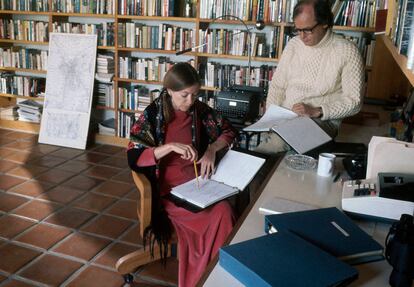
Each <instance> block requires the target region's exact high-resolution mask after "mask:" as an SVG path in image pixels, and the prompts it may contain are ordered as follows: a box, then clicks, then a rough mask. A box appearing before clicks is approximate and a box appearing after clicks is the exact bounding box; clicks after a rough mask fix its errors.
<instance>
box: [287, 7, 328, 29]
mask: <svg viewBox="0 0 414 287" xmlns="http://www.w3.org/2000/svg"><path fill="white" fill-rule="evenodd" d="M306 5H311V6H312V7H313V10H314V11H315V18H316V22H317V23H318V24H321V25H328V27H329V28H331V27H332V26H333V14H332V11H331V6H330V4H329V0H301V1H299V2H298V3H297V4H296V5H295V8H293V20H294V19H295V18H296V17H297V16H298V15H299V14H301V13H302V12H303V6H306Z"/></svg>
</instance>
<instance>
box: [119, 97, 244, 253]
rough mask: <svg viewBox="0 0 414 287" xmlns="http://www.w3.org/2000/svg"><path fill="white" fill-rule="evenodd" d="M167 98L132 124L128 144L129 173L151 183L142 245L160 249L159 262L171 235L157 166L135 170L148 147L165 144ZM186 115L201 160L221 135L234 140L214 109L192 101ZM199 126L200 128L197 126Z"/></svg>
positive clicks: (151, 106)
mask: <svg viewBox="0 0 414 287" xmlns="http://www.w3.org/2000/svg"><path fill="white" fill-rule="evenodd" d="M166 95H167V91H166V90H163V91H162V92H161V95H160V96H159V97H158V98H157V99H156V100H154V101H153V102H152V103H151V104H150V105H149V106H148V107H147V108H146V109H145V111H144V112H143V113H142V114H141V115H140V117H139V118H138V120H137V121H136V122H135V123H134V125H133V127H132V129H131V133H130V142H129V144H128V151H127V152H128V163H129V166H130V168H131V169H132V170H134V171H136V172H140V173H143V174H145V175H146V176H147V178H148V179H149V181H150V182H151V188H152V206H151V207H152V208H151V223H150V225H149V226H146V228H145V231H144V238H143V243H144V247H145V245H146V242H149V246H150V252H151V254H152V255H153V250H154V244H155V243H158V245H159V247H160V256H161V258H166V256H167V253H168V250H167V245H168V242H169V240H170V238H171V234H172V225H171V222H170V220H169V218H168V215H167V213H166V211H165V210H164V208H163V206H162V203H161V195H160V190H159V185H158V165H155V166H150V167H139V166H137V162H138V159H139V157H140V155H141V153H142V152H143V151H144V150H145V149H146V148H149V147H157V146H161V145H163V144H164V141H165V131H166V125H167V123H166V122H165V119H164V113H163V112H164V109H166V108H167V107H164V106H163V102H162V99H163V98H164V97H165V96H166ZM189 113H191V114H192V116H193V124H192V138H193V145H194V146H195V148H196V149H197V151H198V154H199V157H201V156H202V155H203V154H204V152H205V150H206V148H207V146H208V145H209V144H210V143H213V142H215V141H216V140H217V138H218V137H219V136H220V135H221V134H222V133H223V132H225V133H230V134H232V136H233V137H234V138H235V137H236V135H237V131H236V130H234V129H233V127H232V126H231V125H230V124H229V122H228V121H227V120H225V119H223V118H222V117H221V116H220V115H219V114H217V113H216V112H215V111H214V110H213V109H211V108H210V107H209V106H207V105H206V104H204V103H202V102H199V101H197V100H196V101H195V103H194V104H193V106H192V108H191V110H190V111H189ZM199 123H201V127H200V126H199Z"/></svg>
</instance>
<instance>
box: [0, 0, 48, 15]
mask: <svg viewBox="0 0 414 287" xmlns="http://www.w3.org/2000/svg"><path fill="white" fill-rule="evenodd" d="M0 10H12V11H34V12H47V11H49V0H0Z"/></svg>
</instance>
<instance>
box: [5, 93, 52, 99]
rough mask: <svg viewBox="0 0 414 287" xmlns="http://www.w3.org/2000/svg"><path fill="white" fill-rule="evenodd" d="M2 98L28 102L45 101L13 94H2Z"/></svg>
mask: <svg viewBox="0 0 414 287" xmlns="http://www.w3.org/2000/svg"><path fill="white" fill-rule="evenodd" d="M0 97H4V98H15V99H26V100H35V101H43V100H44V98H43V97H28V96H19V95H12V94H2V93H0Z"/></svg>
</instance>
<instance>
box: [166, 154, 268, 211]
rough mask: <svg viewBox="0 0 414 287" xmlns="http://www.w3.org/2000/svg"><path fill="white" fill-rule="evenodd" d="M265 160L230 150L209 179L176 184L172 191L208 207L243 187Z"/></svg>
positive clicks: (186, 199)
mask: <svg viewBox="0 0 414 287" xmlns="http://www.w3.org/2000/svg"><path fill="white" fill-rule="evenodd" d="M264 163H265V159H263V158H260V157H256V156H252V155H249V154H246V153H242V152H238V151H234V150H229V151H228V152H227V153H226V154H225V156H224V157H223V158H222V159H221V161H220V163H219V165H218V167H217V169H216V172H215V173H214V174H213V175H212V176H211V178H210V179H202V178H201V177H199V179H198V180H199V185H197V180H196V179H193V180H191V181H188V182H186V183H184V184H181V185H179V186H176V187H174V188H173V189H172V190H171V194H172V195H175V196H176V197H179V198H181V199H183V200H185V201H187V202H189V203H192V204H194V205H196V206H198V207H201V208H205V207H207V206H209V205H211V204H213V203H216V202H218V201H220V200H222V199H224V198H227V197H229V196H232V195H233V194H236V193H238V192H239V191H240V190H244V189H245V188H246V186H247V185H248V184H249V183H250V181H251V180H252V179H253V177H254V176H255V174H256V173H257V172H258V171H259V169H260V167H261V166H262V165H263V164H264Z"/></svg>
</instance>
